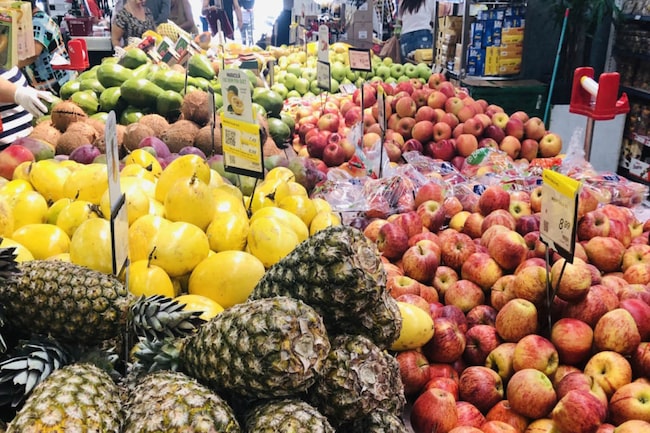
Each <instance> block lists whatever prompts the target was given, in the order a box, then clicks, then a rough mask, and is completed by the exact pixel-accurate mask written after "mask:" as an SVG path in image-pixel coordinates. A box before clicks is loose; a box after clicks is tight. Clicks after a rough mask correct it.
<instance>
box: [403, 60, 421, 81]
mask: <svg viewBox="0 0 650 433" xmlns="http://www.w3.org/2000/svg"><path fill="white" fill-rule="evenodd" d="M404 73H405V74H406V76H407V77H409V78H417V76H418V71H417V70H416V69H415V65H414V64H413V63H407V64H405V65H404Z"/></svg>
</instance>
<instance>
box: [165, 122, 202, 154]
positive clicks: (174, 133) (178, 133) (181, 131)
mask: <svg viewBox="0 0 650 433" xmlns="http://www.w3.org/2000/svg"><path fill="white" fill-rule="evenodd" d="M199 129H200V128H199V125H197V124H196V123H194V122H192V121H191V120H177V121H176V122H174V123H172V124H171V125H169V128H167V131H165V132H164V133H163V135H162V137H160V139H161V140H162V141H164V142H165V144H167V147H169V150H170V151H171V152H172V153H178V151H180V150H181V149H182V148H184V147H185V146H194V137H196V134H198V132H199Z"/></svg>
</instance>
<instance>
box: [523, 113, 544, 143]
mask: <svg viewBox="0 0 650 433" xmlns="http://www.w3.org/2000/svg"><path fill="white" fill-rule="evenodd" d="M524 133H525V135H526V138H532V139H533V140H540V139H541V138H542V137H543V136H544V134H546V127H545V126H544V122H543V121H542V119H540V118H539V117H531V118H530V119H528V120H527V121H525V122H524Z"/></svg>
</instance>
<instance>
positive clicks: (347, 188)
mask: <svg viewBox="0 0 650 433" xmlns="http://www.w3.org/2000/svg"><path fill="white" fill-rule="evenodd" d="M332 170H338V173H339V176H341V178H339V179H328V180H326V181H324V182H321V183H320V184H318V186H316V188H315V189H314V191H313V192H312V194H311V198H312V199H313V198H322V199H324V200H326V201H327V202H328V203H329V204H330V206H331V207H332V211H333V212H364V211H365V210H366V208H367V206H366V198H365V197H364V196H363V194H364V190H363V183H364V182H365V180H366V179H365V178H357V177H352V176H351V175H350V174H349V173H346V172H345V171H344V170H340V169H330V171H332ZM328 175H329V172H328ZM345 176H347V177H345Z"/></svg>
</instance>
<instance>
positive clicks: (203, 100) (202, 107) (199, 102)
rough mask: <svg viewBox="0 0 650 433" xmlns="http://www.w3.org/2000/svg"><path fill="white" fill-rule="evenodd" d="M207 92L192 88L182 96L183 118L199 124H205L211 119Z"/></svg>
mask: <svg viewBox="0 0 650 433" xmlns="http://www.w3.org/2000/svg"><path fill="white" fill-rule="evenodd" d="M208 97H209V96H208V92H204V91H203V90H194V91H193V92H190V93H188V94H187V95H185V97H184V98H183V105H181V115H182V116H183V119H185V120H191V121H193V122H195V123H196V124H198V125H199V126H205V125H207V124H208V123H209V122H211V121H212V113H210V109H209V108H210V106H209V104H208Z"/></svg>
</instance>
